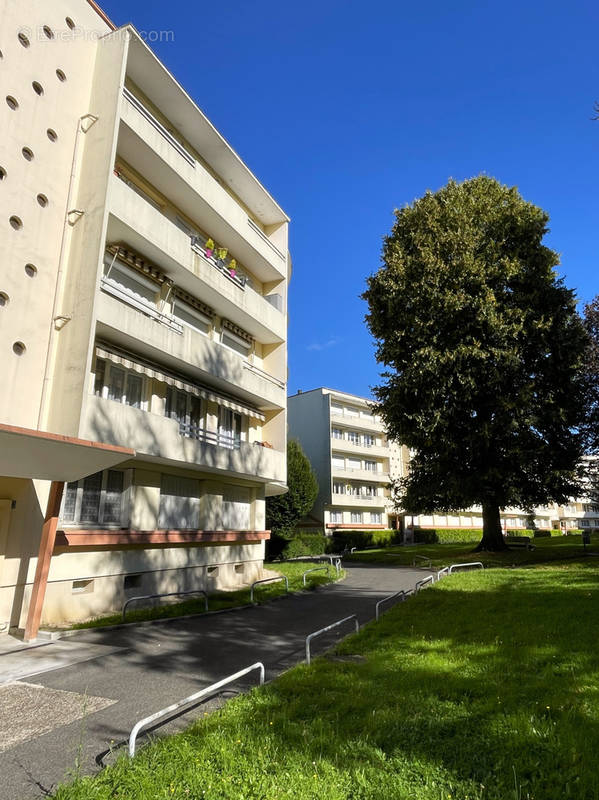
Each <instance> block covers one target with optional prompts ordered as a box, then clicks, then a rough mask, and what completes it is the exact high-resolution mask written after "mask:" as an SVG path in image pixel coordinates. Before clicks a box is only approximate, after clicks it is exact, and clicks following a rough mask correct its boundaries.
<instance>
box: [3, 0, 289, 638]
mask: <svg viewBox="0 0 599 800" xmlns="http://www.w3.org/2000/svg"><path fill="white" fill-rule="evenodd" d="M0 11H1V28H0V51H1V52H0V66H1V68H2V73H3V77H4V81H3V87H4V92H5V93H6V95H5V97H2V98H0V103H1V111H0V122H1V125H2V130H3V143H2V149H1V151H0V152H1V156H0V209H1V215H0V224H1V225H2V226H3V233H2V242H3V256H4V260H3V264H2V266H1V268H0V347H1V348H2V364H3V378H4V380H3V381H2V385H1V386H0V424H1V425H2V426H3V428H4V429H5V434H6V437H9V438H6V439H5V440H4V439H3V440H2V441H0V446H4V443H5V441H6V443H7V445H6V446H7V447H8V444H10V448H11V453H13V454H14V457H13V458H12V461H13V462H14V461H19V459H20V456H18V454H19V453H20V452H21V450H20V449H19V448H21V449H22V446H23V441H26V442H27V443H28V445H27V446H28V447H29V448H30V450H31V448H33V450H31V452H32V454H33V455H32V457H31V458H30V460H29V461H28V462H27V467H25V466H23V464H24V462H23V463H21V462H22V459H21V461H19V463H20V464H21V468H20V469H15V468H13V467H12V465H11V463H10V462H11V459H10V458H6V459H0V470H2V472H0V630H5V631H6V630H8V629H9V628H11V627H23V625H24V621H25V619H26V617H27V613H28V608H29V605H30V598H31V592H32V589H33V590H34V591H36V582H37V578H36V566H39V559H38V556H40V553H41V550H39V543H40V530H41V529H42V525H43V524H44V517H46V522H48V519H49V516H48V515H50V516H52V515H51V513H50V505H47V504H48V502H49V501H48V498H50V500H52V502H53V503H54V506H56V508H55V509H54V511H55V513H54V518H55V527H56V536H55V541H54V543H53V545H52V547H51V548H50V549H51V552H50V553H49V554H47V555H48V570H49V574H48V576H47V587H46V588H45V600H44V602H43V608H42V610H41V621H42V622H47V623H54V622H64V621H69V620H75V619H82V618H85V617H89V616H91V615H94V614H99V613H102V612H105V611H109V610H112V609H115V608H118V607H120V605H121V604H122V602H123V600H124V599H125V598H126V597H128V596H130V595H131V594H132V593H134V594H148V593H154V592H165V591H175V590H177V591H179V590H185V589H198V588H200V589H206V588H221V587H230V586H234V585H238V584H239V583H241V582H247V581H249V580H251V579H253V578H255V576H257V575H260V573H261V570H262V561H263V554H264V540H265V539H266V538H268V536H269V533H268V531H266V530H264V528H265V523H264V502H265V497H267V496H269V495H272V494H278V493H281V492H283V491H285V490H286V456H285V453H286V435H287V434H286V431H287V420H286V375H287V344H286V336H287V286H288V281H289V277H290V273H291V261H290V257H289V255H288V250H287V232H288V223H289V219H288V217H287V215H286V214H285V213H284V211H283V210H282V209H281V208H280V206H279V205H278V204H277V203H276V202H275V200H274V199H273V198H272V197H271V195H270V194H269V193H268V192H267V191H266V189H265V188H264V187H263V186H262V185H261V184H260V182H259V181H258V180H257V178H256V177H255V176H254V175H253V174H252V172H251V171H250V170H249V168H248V167H247V166H246V165H245V164H244V163H243V162H242V160H241V159H240V158H239V156H238V155H237V154H236V153H235V151H234V150H233V149H232V148H231V147H230V145H229V144H228V143H227V142H226V141H225V140H224V139H223V137H222V136H221V135H220V133H219V132H218V131H217V130H216V129H215V128H214V126H213V125H212V124H211V123H210V121H209V120H208V119H207V118H206V116H205V115H204V114H203V113H202V111H201V110H200V109H199V108H198V106H197V105H196V103H195V102H194V100H193V99H192V98H191V97H190V96H189V95H188V94H187V93H186V92H185V90H184V89H183V87H182V86H180V85H179V83H178V82H177V81H176V79H175V78H174V77H173V75H171V74H170V73H169V72H168V70H167V69H166V68H165V66H164V65H163V64H162V63H161V62H160V61H159V60H158V58H157V57H156V56H155V55H154V53H153V52H152V50H151V49H150V48H149V47H148V46H147V44H146V43H145V42H144V41H143V39H142V38H141V36H140V35H139V34H138V33H137V31H136V30H135V28H134V27H132V26H130V25H127V26H125V27H122V28H119V29H115V26H114V25H112V23H111V22H110V20H109V19H108V18H107V17H106V16H105V15H104V14H103V12H102V11H101V10H100V9H99V8H98V6H97V5H96V4H95V3H93V2H91V0H55V2H52V3H51V4H50V3H43V4H42V3H39V2H35V0H1V2H0ZM173 46H175V45H173ZM200 100H201V98H200ZM41 432H44V434H47V435H42V433H41ZM36 434H37V435H36ZM19 437H20V438H19ZM52 437H54V439H53V438H52ZM42 440H43V447H45V448H46V449H48V448H50V449H49V450H47V453H46V455H44V456H43V457H42V456H40V455H39V454H38V451H37V450H35V447H40V448H41V447H42V444H40V442H42ZM52 441H54V442H55V445H52V444H51V443H52ZM57 441H59V442H60V443H61V445H60V446H61V448H62V449H60V448H59V447H58V445H57V444H56V442H57ZM32 442H33V443H34V444H33V445H32V444H31V443H32ZM90 442H93V443H96V444H95V445H94V447H95V449H94V448H92V449H90V448H89V447H88V449H87V450H85V448H84V443H87V445H89V443H90ZM69 443H70V444H69ZM100 445H101V446H100ZM52 447H55V449H54V450H52ZM69 447H71V450H69ZM77 448H78V449H77ZM34 451H35V452H34ZM7 452H8V450H6V449H5V451H4V454H5V455H6V454H7ZM39 452H40V453H41V450H40V451H39ZM44 452H46V451H44ZM82 452H85V453H87V459H85V458H78V457H76V454H77V453H82ZM91 452H93V453H95V456H94V458H91V457H90V456H89V453H91ZM98 454H100V455H101V456H102V457H100V456H99V455H98ZM17 456H18V457H17ZM40 459H41V460H44V459H46V460H45V461H44V464H45V465H46V466H48V464H50V463H52V464H53V467H54V468H53V469H50V468H49V467H48V468H47V469H46V468H44V469H42V468H41V467H40V463H41V462H40ZM92 467H94V470H93V472H92ZM101 467H102V468H101ZM86 469H87V471H85V470H86ZM2 475H3V477H2ZM51 481H54V483H56V487H55V486H54V483H51ZM62 484H64V486H63V485H62ZM53 487H54V489H53ZM57 503H59V504H60V507H59V508H58V506H57ZM41 571H42V572H43V570H41Z"/></svg>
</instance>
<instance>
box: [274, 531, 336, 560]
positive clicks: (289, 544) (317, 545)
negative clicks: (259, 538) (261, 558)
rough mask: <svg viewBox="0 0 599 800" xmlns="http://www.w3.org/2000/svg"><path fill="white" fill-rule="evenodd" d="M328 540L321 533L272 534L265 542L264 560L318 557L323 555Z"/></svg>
mask: <svg viewBox="0 0 599 800" xmlns="http://www.w3.org/2000/svg"><path fill="white" fill-rule="evenodd" d="M327 543H328V539H327V537H326V536H325V535H324V534H323V533H312V532H306V531H298V532H295V533H292V534H285V535H282V534H279V533H272V534H271V537H270V539H269V540H268V541H267V542H266V559H267V560H268V561H274V560H275V559H281V560H285V559H288V558H298V557H299V556H318V555H320V554H321V553H324V552H325V550H326V547H327Z"/></svg>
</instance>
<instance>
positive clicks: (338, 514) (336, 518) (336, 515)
mask: <svg viewBox="0 0 599 800" xmlns="http://www.w3.org/2000/svg"><path fill="white" fill-rule="evenodd" d="M329 521H330V522H333V523H335V524H336V525H341V524H342V523H343V511H337V510H335V511H329Z"/></svg>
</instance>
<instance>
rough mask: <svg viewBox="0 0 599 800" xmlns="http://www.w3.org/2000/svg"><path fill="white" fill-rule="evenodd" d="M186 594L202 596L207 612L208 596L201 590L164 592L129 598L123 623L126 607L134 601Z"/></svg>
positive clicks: (124, 607)
mask: <svg viewBox="0 0 599 800" xmlns="http://www.w3.org/2000/svg"><path fill="white" fill-rule="evenodd" d="M186 594H203V595H204V602H205V607H204V611H208V595H207V593H206V592H205V591H204V590H203V589H193V590H192V591H189V592H165V593H164V594H140V595H139V596H137V597H130V598H129V599H128V600H127V602H126V603H125V605H124V606H123V622H124V621H125V614H126V613H127V606H128V605H129V603H133V602H135V601H136V600H156V599H157V598H159V597H182V596H184V595H186Z"/></svg>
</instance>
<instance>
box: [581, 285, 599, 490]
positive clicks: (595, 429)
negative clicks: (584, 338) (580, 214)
mask: <svg viewBox="0 0 599 800" xmlns="http://www.w3.org/2000/svg"><path fill="white" fill-rule="evenodd" d="M584 327H585V330H586V332H587V335H588V347H587V351H586V397H587V407H588V410H587V425H586V428H585V434H586V449H587V452H588V453H589V455H592V456H594V458H593V459H591V460H589V462H588V464H589V469H588V481H589V485H590V487H591V489H590V494H591V496H592V497H593V499H594V500H596V499H597V498H599V458H598V457H599V295H597V297H595V299H594V300H592V301H591V302H590V303H587V305H586V306H585V307H584Z"/></svg>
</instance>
